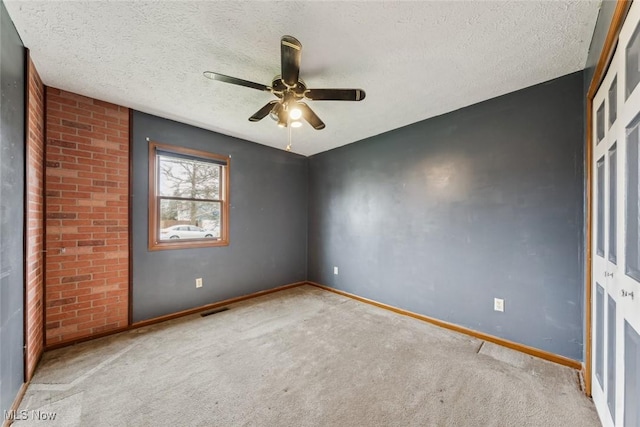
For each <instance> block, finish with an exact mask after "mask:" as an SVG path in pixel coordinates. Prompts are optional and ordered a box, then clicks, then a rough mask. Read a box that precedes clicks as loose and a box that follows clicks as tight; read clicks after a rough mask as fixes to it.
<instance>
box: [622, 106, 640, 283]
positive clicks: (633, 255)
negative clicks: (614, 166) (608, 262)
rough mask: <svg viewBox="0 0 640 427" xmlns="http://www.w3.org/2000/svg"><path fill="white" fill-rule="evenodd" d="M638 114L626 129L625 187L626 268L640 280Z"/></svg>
mask: <svg viewBox="0 0 640 427" xmlns="http://www.w3.org/2000/svg"><path fill="white" fill-rule="evenodd" d="M639 120H640V116H638V117H636V118H635V119H634V120H633V122H632V123H631V125H629V128H628V129H627V170H626V173H627V188H626V195H627V197H626V199H627V206H626V211H627V212H626V223H627V232H626V236H625V237H626V242H625V248H626V258H627V262H626V264H627V265H626V268H625V272H626V274H627V275H628V276H630V277H633V278H634V279H636V280H640V247H639V246H640V235H639V234H638V229H639V227H640V216H639V215H638V213H639V212H638V203H639V202H640V197H639V196H640V194H639V193H640V186H639V185H638V178H640V176H639V172H640V169H639V168H638V161H639V160H640V159H638V136H639V135H638V123H639Z"/></svg>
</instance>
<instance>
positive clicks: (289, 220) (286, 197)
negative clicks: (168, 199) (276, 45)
mask: <svg viewBox="0 0 640 427" xmlns="http://www.w3.org/2000/svg"><path fill="white" fill-rule="evenodd" d="M254 126H258V125H254ZM283 135H284V134H283ZM147 137H149V138H151V139H152V140H156V141H159V142H163V143H167V144H172V145H179V146H184V147H189V148H194V149H198V150H205V151H211V152H214V153H218V154H224V155H229V154H230V155H231V178H230V179H231V211H230V220H231V222H230V245H229V246H225V247H215V248H198V249H180V250H169V251H156V252H149V251H148V250H147V224H148V219H147V213H148V200H147V194H148V163H147V157H148V143H147V141H146V138H147ZM307 164H308V161H307V159H306V158H305V157H302V156H299V155H295V154H292V153H287V152H285V151H282V150H277V149H274V148H270V147H266V146H262V145H258V144H255V143H251V142H247V141H243V140H240V139H236V138H232V137H229V136H225V135H221V134H217V133H215V132H210V131H206V130H203V129H199V128H196V127H193V126H189V125H185V124H182V123H178V122H174V121H171V120H166V119H161V118H158V117H154V116H151V115H148V114H144V113H140V112H134V114H133V176H132V179H133V195H132V203H133V218H132V231H133V321H134V322H137V321H140V320H144V319H148V318H153V317H157V316H161V315H164V314H168V313H174V312H176V311H180V310H185V309H188V308H193V307H198V306H202V305H205V304H209V303H212V302H216V301H220V300H224V299H227V298H231V297H236V296H240V295H245V294H249V293H252V292H256V291H260V290H264V289H270V288H273V287H276V286H280V285H285V284H289V283H294V282H299V281H303V280H305V279H306V271H307V265H306V258H307V170H308V166H307ZM197 277H202V278H203V279H204V286H203V287H202V288H199V289H196V287H195V279H196V278H197Z"/></svg>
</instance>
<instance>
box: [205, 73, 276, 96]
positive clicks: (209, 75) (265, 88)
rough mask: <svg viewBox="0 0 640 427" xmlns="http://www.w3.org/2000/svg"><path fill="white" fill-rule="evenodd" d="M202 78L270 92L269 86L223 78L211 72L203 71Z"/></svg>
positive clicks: (221, 75) (223, 76)
mask: <svg viewBox="0 0 640 427" xmlns="http://www.w3.org/2000/svg"><path fill="white" fill-rule="evenodd" d="M202 74H204V76H205V77H206V78H208V79H211V80H218V81H220V82H225V83H231V84H234V85H238V86H244V87H250V88H251V89H258V90H263V91H265V92H271V88H270V87H269V86H265V85H263V84H260V83H254V82H250V81H249V80H242V79H238V78H236V77H231V76H225V75H224V74H220V73H214V72H213V71H205V72H204V73H202Z"/></svg>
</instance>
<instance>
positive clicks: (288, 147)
mask: <svg viewBox="0 0 640 427" xmlns="http://www.w3.org/2000/svg"><path fill="white" fill-rule="evenodd" d="M287 128H288V130H289V145H287V151H291V118H290V117H287Z"/></svg>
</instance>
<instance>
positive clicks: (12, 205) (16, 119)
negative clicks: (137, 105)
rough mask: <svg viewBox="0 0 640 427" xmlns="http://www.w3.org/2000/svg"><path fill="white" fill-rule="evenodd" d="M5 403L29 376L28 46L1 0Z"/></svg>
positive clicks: (0, 392) (0, 316) (0, 267)
mask: <svg viewBox="0 0 640 427" xmlns="http://www.w3.org/2000/svg"><path fill="white" fill-rule="evenodd" d="M0 5H1V6H0V85H1V86H2V98H1V99H0V120H1V121H0V405H1V406H2V408H1V409H2V410H3V411H5V410H7V409H9V408H10V407H11V405H12V404H13V400H14V399H15V397H16V394H17V393H18V390H19V389H20V386H21V385H22V382H23V379H24V356H23V351H22V346H23V345H24V334H23V327H24V323H23V322H24V315H23V313H24V311H23V304H24V301H23V293H24V288H23V286H24V280H23V276H24V270H23V268H24V265H23V256H24V246H23V244H24V242H23V226H24V141H25V139H24V126H25V121H24V120H25V68H24V66H25V50H24V47H23V45H22V42H21V41H20V37H19V36H18V33H17V32H16V29H15V28H14V26H13V23H12V22H11V18H10V17H9V14H8V13H7V10H6V9H5V6H4V3H2V2H0Z"/></svg>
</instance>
